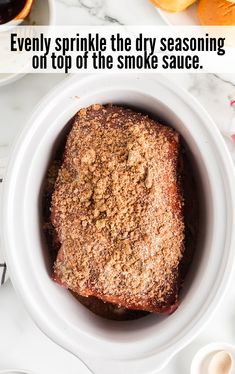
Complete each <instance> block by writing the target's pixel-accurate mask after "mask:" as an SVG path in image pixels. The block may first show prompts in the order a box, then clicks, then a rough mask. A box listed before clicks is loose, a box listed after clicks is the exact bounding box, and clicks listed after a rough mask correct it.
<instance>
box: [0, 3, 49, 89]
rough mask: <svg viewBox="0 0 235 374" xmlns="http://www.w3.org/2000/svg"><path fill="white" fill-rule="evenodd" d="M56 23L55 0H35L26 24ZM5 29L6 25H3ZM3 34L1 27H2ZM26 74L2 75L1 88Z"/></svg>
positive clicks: (42, 24) (0, 78) (0, 75)
mask: <svg viewBox="0 0 235 374" xmlns="http://www.w3.org/2000/svg"><path fill="white" fill-rule="evenodd" d="M54 22H55V9H54V0H35V2H34V5H33V7H32V10H31V12H30V14H29V16H28V17H27V20H26V21H25V24H29V25H35V26H39V25H40V26H44V25H53V24H54ZM2 27H4V25H2ZM0 32H1V27H0ZM23 76H24V74H22V73H21V74H19V73H15V74H12V73H11V74H0V86H5V85H7V84H10V83H13V82H15V81H16V80H18V79H20V78H22V77H23Z"/></svg>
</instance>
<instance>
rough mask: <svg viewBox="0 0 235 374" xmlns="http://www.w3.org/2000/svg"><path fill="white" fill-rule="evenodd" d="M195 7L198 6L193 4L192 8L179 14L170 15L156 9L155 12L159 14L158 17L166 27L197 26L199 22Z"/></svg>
mask: <svg viewBox="0 0 235 374" xmlns="http://www.w3.org/2000/svg"><path fill="white" fill-rule="evenodd" d="M197 6H198V4H197V3H196V4H193V5H192V6H190V7H188V8H187V9H186V10H184V11H183V12H179V13H170V12H165V11H164V10H162V9H160V8H156V10H157V12H158V13H159V15H160V17H161V18H162V19H163V21H164V22H166V23H167V24H168V25H172V26H199V25H200V22H199V19H198V16H197Z"/></svg>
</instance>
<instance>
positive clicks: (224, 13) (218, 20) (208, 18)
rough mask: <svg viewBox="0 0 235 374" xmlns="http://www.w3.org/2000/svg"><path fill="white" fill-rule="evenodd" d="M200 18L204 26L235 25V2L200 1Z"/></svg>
mask: <svg viewBox="0 0 235 374" xmlns="http://www.w3.org/2000/svg"><path fill="white" fill-rule="evenodd" d="M198 18H199V21H200V23H201V24H202V25H211V26H214V25H220V26H232V25H235V0H200V1H199V5H198Z"/></svg>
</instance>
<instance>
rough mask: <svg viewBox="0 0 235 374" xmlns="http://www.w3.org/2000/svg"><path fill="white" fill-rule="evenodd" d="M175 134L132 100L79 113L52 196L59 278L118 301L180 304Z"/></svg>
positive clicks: (154, 306) (140, 305) (164, 307)
mask: <svg viewBox="0 0 235 374" xmlns="http://www.w3.org/2000/svg"><path fill="white" fill-rule="evenodd" d="M179 143H180V140H179V135H178V134H177V133H176V132H175V131H174V130H173V129H171V128H170V127H168V126H163V125H161V124H159V123H158V122H156V121H154V120H152V119H150V118H149V117H148V116H146V115H143V114H140V113H137V112H135V111H133V110H130V109H126V108H123V107H118V106H112V105H109V106H102V105H98V104H97V105H93V106H91V107H88V108H85V109H81V110H80V111H79V112H78V113H77V115H76V116H75V119H74V123H73V126H72V130H71V131H70V133H69V135H68V139H67V142H66V147H65V152H64V159H63V163H62V166H61V168H60V170H59V174H58V177H57V181H56V184H55V190H54V193H53V196H52V203H51V219H52V223H53V225H54V227H55V230H56V234H57V237H58V240H59V242H60V250H59V253H58V256H57V259H56V262H55V264H54V274H53V277H54V279H55V280H56V281H57V282H58V283H60V284H61V285H63V286H65V287H66V288H68V289H70V290H72V291H73V292H75V293H77V294H79V295H81V296H95V297H98V298H100V299H101V300H103V301H107V302H111V303H114V304H117V305H119V306H122V307H124V308H129V309H135V310H145V311H150V312H157V313H166V312H167V313H169V312H171V311H173V310H174V309H175V308H176V307H177V305H178V299H179V295H178V294H179V285H180V275H179V274H180V272H179V269H180V264H181V261H182V256H183V252H184V217H183V198H182V191H181V185H180V177H179V172H178V163H179V153H180V145H179Z"/></svg>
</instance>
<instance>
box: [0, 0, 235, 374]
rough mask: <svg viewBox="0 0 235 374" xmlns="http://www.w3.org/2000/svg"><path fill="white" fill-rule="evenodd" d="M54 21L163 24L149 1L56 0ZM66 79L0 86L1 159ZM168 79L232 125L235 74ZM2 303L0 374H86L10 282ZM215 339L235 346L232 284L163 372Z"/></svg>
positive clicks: (179, 366)
mask: <svg viewBox="0 0 235 374" xmlns="http://www.w3.org/2000/svg"><path fill="white" fill-rule="evenodd" d="M56 22H57V23H59V24H93V25H94V24H109V23H110V22H111V23H118V24H143V25H144V24H160V23H161V20H160V19H159V16H158V14H157V13H156V11H155V9H154V7H153V5H152V4H151V3H150V2H148V0H119V1H117V0H56ZM65 78H66V77H65V76H64V75H28V76H25V77H24V78H23V79H21V80H19V81H17V82H15V83H13V84H11V85H9V86H5V87H1V88H0V158H1V157H2V156H4V155H6V154H7V152H8V150H9V146H10V145H11V144H12V142H13V141H14V139H15V138H16V137H17V135H18V134H19V132H20V130H21V129H22V128H23V127H24V124H25V122H26V121H27V118H28V116H29V114H30V112H31V111H32V110H33V108H34V107H35V105H36V104H37V103H38V101H39V100H40V99H41V98H42V97H43V95H45V94H46V93H47V92H48V91H49V90H50V89H51V88H52V87H53V86H54V85H56V84H57V83H58V82H60V81H61V80H62V79H65ZM170 79H172V80H173V81H175V82H176V83H177V84H179V85H181V86H182V87H184V88H185V89H186V90H188V91H189V92H191V93H192V94H193V95H194V96H195V97H196V98H197V99H198V100H199V101H200V102H201V103H202V104H203V105H204V106H205V108H206V109H207V110H208V112H209V113H210V115H211V116H212V117H213V119H214V121H215V122H216V124H217V125H218V127H219V128H220V129H224V128H226V126H228V125H229V123H230V120H231V116H232V113H231V109H230V108H229V105H228V99H227V96H228V94H229V93H231V92H232V91H235V74H234V75H233V76H232V75H229V76H217V75H215V74H204V75H203V74H200V75H199V74H191V75H189V74H181V75H180V74H174V75H173V74H172V75H170ZM234 149H235V146H234ZM231 150H232V148H231ZM233 280H235V276H234V278H233ZM0 300H1V301H0V305H1V307H0V370H1V369H7V368H12V367H17V368H22V369H28V370H31V371H32V372H34V373H35V374H49V373H50V374H62V373H65V372H66V373H69V374H73V373H74V374H75V373H76V374H77V373H80V374H83V373H84V374H85V373H87V370H86V369H85V368H83V366H82V364H81V363H80V362H79V360H78V359H76V358H75V357H73V356H72V355H70V354H69V353H67V352H65V351H64V350H62V349H61V348H59V347H58V346H56V345H55V344H54V343H52V342H51V341H50V340H49V339H48V338H47V337H45V336H44V335H43V334H42V333H41V332H40V331H39V330H38V328H37V327H36V326H35V325H34V324H33V322H32V321H31V320H30V318H29V317H28V315H27V313H26V311H25V310H24V308H23V306H22V305H21V302H20V300H18V299H17V296H16V295H15V292H14V290H13V288H12V286H11V283H10V282H8V283H7V284H5V286H4V287H2V288H0ZM212 341H226V342H230V343H235V289H234V287H233V286H232V285H231V286H230V288H229V292H227V295H226V297H225V298H224V301H223V303H222V305H221V306H220V308H219V309H218V310H217V312H216V314H215V316H214V317H213V319H212V320H211V321H210V323H209V324H208V326H207V327H206V328H205V329H204V331H203V332H202V333H201V334H200V335H199V337H198V338H197V339H196V340H195V341H194V342H193V343H192V344H190V345H189V346H188V347H187V348H185V349H184V350H183V351H182V352H180V353H179V354H178V355H177V356H176V357H175V358H174V359H173V360H172V361H171V363H170V364H169V365H168V366H167V367H166V368H165V369H164V370H163V371H162V372H161V374H173V373H174V374H175V373H180V374H188V373H189V371H190V369H189V368H190V362H191V359H192V357H193V355H194V354H195V352H196V351H197V349H198V348H200V347H201V346H202V345H204V344H206V343H208V342H212ZM133 374H134V373H133Z"/></svg>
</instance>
